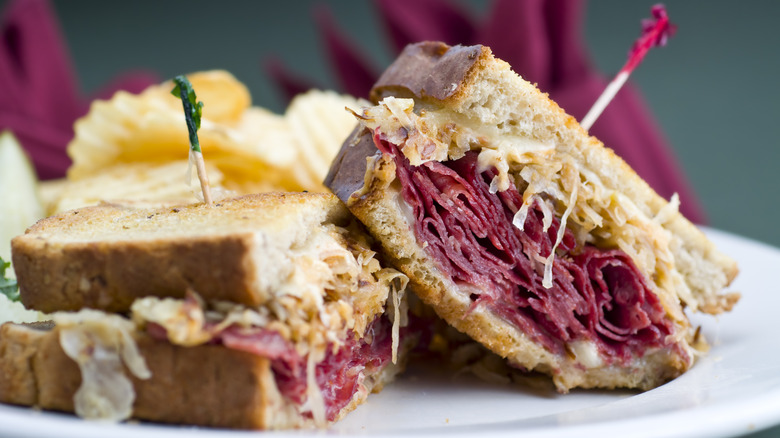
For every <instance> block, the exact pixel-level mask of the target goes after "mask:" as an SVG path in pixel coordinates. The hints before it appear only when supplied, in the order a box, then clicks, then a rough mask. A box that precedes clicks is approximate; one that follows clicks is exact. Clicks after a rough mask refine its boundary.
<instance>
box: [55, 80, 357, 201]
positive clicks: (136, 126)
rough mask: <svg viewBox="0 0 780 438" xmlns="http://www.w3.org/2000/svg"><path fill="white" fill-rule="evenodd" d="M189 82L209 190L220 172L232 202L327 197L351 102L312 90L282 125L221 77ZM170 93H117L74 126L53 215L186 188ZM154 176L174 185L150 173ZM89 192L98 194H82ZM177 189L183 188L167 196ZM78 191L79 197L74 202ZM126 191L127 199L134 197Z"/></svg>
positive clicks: (180, 122) (183, 150) (178, 122)
mask: <svg viewBox="0 0 780 438" xmlns="http://www.w3.org/2000/svg"><path fill="white" fill-rule="evenodd" d="M187 77H188V79H189V80H190V82H191V83H192V85H193V88H194V89H195V91H196V93H197V96H198V100H201V101H203V102H204V106H203V118H202V121H201V128H200V130H199V131H198V137H199V139H200V144H201V149H202V151H203V156H204V159H205V161H206V163H207V165H208V166H209V168H210V169H214V170H210V171H209V175H210V179H212V184H213V181H214V177H213V176H211V174H212V172H219V175H220V176H219V180H220V185H221V187H224V188H226V189H228V190H231V191H234V192H236V193H239V194H243V193H254V192H264V191H273V190H283V191H300V190H309V191H325V190H326V188H325V187H324V186H323V185H322V181H323V179H324V178H325V175H326V173H327V171H328V169H329V167H330V162H331V161H332V159H333V158H334V157H335V155H336V153H337V152H338V150H339V148H340V146H341V143H342V142H343V141H344V139H345V138H346V137H347V136H348V135H349V133H350V132H351V130H352V129H353V127H354V125H355V121H354V118H353V116H352V115H351V114H349V112H347V111H346V110H345V107H347V106H349V107H350V108H353V109H355V108H357V106H358V102H357V100H355V99H354V98H352V97H349V96H341V95H338V94H336V93H334V92H323V91H316V90H312V91H310V92H308V93H305V94H303V95H301V96H298V97H297V98H296V99H294V100H293V102H292V103H291V105H290V107H289V108H288V110H287V112H286V113H285V115H283V116H282V115H278V114H274V113H272V112H270V111H268V110H265V109H263V108H258V107H252V106H251V100H250V96H249V92H248V90H247V89H246V87H245V86H244V85H243V84H241V83H240V82H238V81H237V80H236V79H235V78H234V77H233V76H232V75H230V74H229V73H227V72H224V71H210V72H201V73H193V74H191V75H188V76H187ZM172 89H173V83H172V82H165V83H163V84H160V85H156V86H152V87H150V88H148V89H147V90H145V91H143V92H142V93H140V94H137V95H134V94H130V93H126V92H118V93H116V94H115V95H114V96H113V97H112V98H111V99H110V100H107V101H96V102H94V103H93V104H92V107H91V108H90V111H89V113H88V114H87V115H86V116H84V117H83V118H81V119H80V120H78V121H77V122H76V125H75V133H76V135H75V137H74V139H73V140H72V141H71V143H70V144H69V145H68V154H69V155H70V156H71V158H72V159H73V165H72V166H71V168H70V169H69V171H68V180H69V181H72V184H73V188H72V189H68V187H67V186H68V184H65V185H64V187H63V188H61V191H62V193H61V195H60V198H61V199H58V200H55V201H53V205H54V206H55V208H56V210H57V211H60V210H61V209H62V208H66V207H76V206H81V205H86V204H85V203H94V202H93V201H95V200H97V199H98V198H100V199H116V198H117V197H120V198H121V197H123V196H125V195H126V194H127V193H125V192H123V190H130V189H129V188H128V189H125V188H127V187H129V186H131V185H137V186H138V188H139V190H140V191H142V190H149V196H150V198H151V199H158V198H160V196H158V195H159V194H161V193H165V192H166V190H167V189H163V187H162V185H164V184H165V183H170V184H174V185H179V186H184V184H183V183H180V182H179V181H181V180H179V178H180V176H181V175H183V173H184V169H186V159H187V156H188V153H189V137H188V132H187V127H186V124H185V120H184V115H183V111H182V108H181V102H180V100H179V99H177V98H176V97H174V96H172V95H171V93H170V90H172ZM140 163H145V164H144V165H143V166H142V165H140ZM173 163H178V164H175V165H174V164H173ZM181 163H184V164H181ZM132 164H138V166H136V167H133V166H132ZM168 164H171V166H170V167H169V166H168ZM178 167H181V169H179V170H176V169H177V168H178ZM143 169H146V170H143ZM152 169H154V172H153V171H152ZM142 170H143V172H145V173H144V175H146V176H143V175H142V173H143V172H142ZM158 170H159V171H160V172H162V171H163V170H164V171H169V172H171V173H172V176H170V177H167V176H164V175H162V174H158V173H155V172H157V171H158ZM152 174H153V176H150V175H152ZM112 175H113V177H114V178H115V181H114V182H113V183H112V182H110V181H109V180H110V179H111V178H112ZM151 181H155V182H154V183H153V184H152V183H151ZM150 184H151V185H150ZM90 185H100V186H102V187H101V188H96V189H95V191H93V192H90V191H89V189H87V187H88V186H90ZM84 190H86V191H84ZM182 190H186V187H178V188H176V189H172V192H171V193H173V192H177V193H178V192H180V191H182ZM80 191H84V192H83V193H84V195H83V196H82V195H78V194H77V193H79V192H80ZM131 191H133V193H132V196H131V198H132V199H137V198H138V196H141V193H140V192H138V193H136V191H135V189H132V190H131ZM158 191H159V193H158ZM155 193H157V194H155ZM136 195H138V196H136ZM79 204H81V205H79Z"/></svg>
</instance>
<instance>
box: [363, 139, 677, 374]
mask: <svg viewBox="0 0 780 438" xmlns="http://www.w3.org/2000/svg"><path fill="white" fill-rule="evenodd" d="M374 143H375V144H376V146H377V148H378V149H379V150H380V151H381V152H382V153H383V154H385V155H388V156H390V157H392V159H393V160H394V162H395V164H396V176H397V178H398V179H399V180H400V182H401V187H402V196H403V199H404V201H405V202H406V203H407V204H408V205H409V206H410V207H411V208H412V211H413V214H414V218H415V224H414V231H415V234H416V237H417V239H418V240H419V241H420V242H425V243H427V246H426V247H425V250H426V251H427V252H428V254H429V255H430V256H431V257H432V258H433V259H434V260H435V261H436V262H437V264H438V268H439V269H440V270H441V271H443V272H445V273H446V274H448V275H449V276H450V277H451V278H452V280H453V281H454V282H456V283H458V284H468V285H472V286H475V288H472V289H473V290H475V291H476V292H475V293H474V294H473V295H472V300H473V301H474V304H473V305H474V306H487V308H488V309H490V310H491V311H492V312H493V313H495V314H497V315H499V316H500V317H502V318H503V319H505V320H507V321H509V322H511V323H513V324H515V325H516V326H517V327H518V328H519V329H520V330H521V331H523V332H524V333H526V334H527V335H528V336H530V337H531V339H533V340H534V341H535V342H537V343H540V344H541V345H543V346H544V347H545V348H546V349H548V350H550V351H552V352H555V353H563V352H564V351H565V345H566V343H568V342H571V341H578V340H588V341H591V342H594V343H595V344H596V345H597V347H598V350H599V352H600V353H601V355H602V357H603V358H604V360H605V361H606V362H607V363H612V362H613V361H615V360H617V361H620V362H625V361H627V360H629V359H630V358H632V357H638V356H642V355H643V354H644V352H645V351H647V349H649V348H655V347H665V346H667V345H668V344H669V343H672V342H673V341H671V339H672V337H671V336H669V335H670V334H672V332H673V330H674V325H673V323H672V322H671V321H669V320H668V319H667V318H666V317H665V312H664V309H663V307H662V306H661V303H660V302H659V300H658V298H657V296H656V295H655V294H654V293H652V291H651V290H650V287H649V286H648V284H647V282H646V280H645V278H644V276H643V275H642V274H641V272H639V270H638V268H637V267H636V265H634V263H633V262H632V260H631V259H630V257H628V255H627V254H626V253H625V252H623V251H621V250H619V249H603V248H597V247H595V246H593V245H590V244H585V245H577V243H576V240H575V238H574V235H573V233H572V232H571V231H570V230H565V232H564V238H563V240H562V242H561V243H560V244H559V246H558V248H557V250H556V256H555V261H554V263H553V268H552V272H553V285H552V287H551V288H549V289H548V288H545V287H544V286H543V285H542V280H543V278H544V270H543V268H544V265H543V261H544V259H545V258H546V257H548V256H549V254H550V252H551V251H552V248H553V246H554V243H555V240H556V236H557V233H558V229H559V228H560V220H559V219H558V218H557V217H556V218H554V220H553V223H552V225H551V226H550V227H549V229H548V230H546V231H545V230H544V225H543V217H544V216H543V213H542V210H541V207H540V206H539V205H538V204H537V203H536V201H535V202H534V204H532V205H531V206H530V208H529V212H528V215H527V217H526V221H525V225H524V228H523V230H522V231H521V230H520V229H518V228H517V227H515V226H514V225H513V224H512V219H513V217H514V215H515V213H516V212H517V211H518V209H519V208H520V206H522V203H523V196H522V193H520V192H519V191H518V189H517V188H516V187H514V186H513V185H512V186H511V187H510V188H509V189H508V190H505V191H502V192H498V193H496V194H491V193H490V181H492V179H493V177H494V176H495V175H496V171H495V170H494V169H490V170H488V171H484V172H479V171H478V170H477V153H476V152H473V151H471V152H468V153H467V154H466V155H465V156H464V157H462V158H460V159H457V160H451V161H445V162H436V161H430V162H426V163H423V164H422V165H420V166H412V165H411V164H410V163H409V161H408V160H407V159H406V157H405V156H404V155H403V154H402V153H401V152H400V147H399V146H398V145H395V144H392V143H389V142H387V141H385V140H384V139H383V138H382V137H381V136H380V135H379V134H375V136H374Z"/></svg>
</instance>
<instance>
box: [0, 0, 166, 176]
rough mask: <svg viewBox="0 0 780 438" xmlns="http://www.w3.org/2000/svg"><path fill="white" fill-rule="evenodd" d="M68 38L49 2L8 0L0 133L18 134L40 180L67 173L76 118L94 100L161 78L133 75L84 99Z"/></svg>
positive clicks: (2, 34) (0, 40)
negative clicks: (63, 34) (77, 80)
mask: <svg viewBox="0 0 780 438" xmlns="http://www.w3.org/2000/svg"><path fill="white" fill-rule="evenodd" d="M63 41H64V40H63V38H62V33H61V32H60V29H59V26H58V24H57V21H56V19H55V18H54V14H53V12H52V8H51V6H50V4H49V3H48V2H47V1H45V0H12V1H9V2H8V3H7V5H6V8H5V10H4V11H3V14H2V21H1V22H0V131H3V130H6V129H7V130H10V131H12V132H13V133H14V134H15V135H16V137H17V138H18V139H19V141H20V142H21V143H22V145H23V147H24V148H25V150H26V151H27V153H28V154H29V155H30V157H31V158H32V161H33V164H34V165H35V169H36V171H37V172H38V176H39V177H40V178H41V179H49V178H57V177H61V176H64V175H65V171H66V170H67V168H68V166H69V165H70V159H69V158H68V156H67V155H66V153H65V148H66V146H67V144H68V142H69V141H70V140H71V139H72V138H73V122H74V121H75V120H76V119H77V118H78V117H80V116H82V115H84V114H85V113H86V112H87V109H88V108H89V102H90V101H91V100H92V99H93V98H108V97H110V96H111V95H112V94H113V93H114V92H115V91H116V90H119V89H123V90H128V91H132V92H140V91H141V90H143V89H144V88H146V87H147V86H149V85H150V84H153V83H156V82H158V80H157V78H156V77H155V76H154V75H152V74H149V73H144V72H137V73H128V74H125V75H123V76H120V77H119V78H117V79H115V80H113V81H111V83H110V84H108V85H107V86H105V87H103V88H102V89H101V90H100V91H99V92H98V93H96V95H94V96H91V97H83V96H81V95H80V93H79V92H78V86H77V82H76V78H75V75H74V72H73V67H72V65H71V62H70V56H69V54H68V51H67V48H66V47H65V44H64V42H63Z"/></svg>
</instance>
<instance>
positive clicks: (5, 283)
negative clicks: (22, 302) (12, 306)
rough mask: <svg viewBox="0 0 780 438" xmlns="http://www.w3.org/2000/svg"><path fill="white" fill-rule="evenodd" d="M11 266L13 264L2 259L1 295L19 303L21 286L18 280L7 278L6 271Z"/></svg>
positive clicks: (0, 273)
mask: <svg viewBox="0 0 780 438" xmlns="http://www.w3.org/2000/svg"><path fill="white" fill-rule="evenodd" d="M10 266H11V263H9V262H6V261H5V260H3V258H2V257H0V293H2V294H3V295H5V296H6V297H8V299H9V300H11V301H19V286H18V285H17V284H16V280H13V279H10V278H6V277H5V270H6V269H8V268H9V267H10Z"/></svg>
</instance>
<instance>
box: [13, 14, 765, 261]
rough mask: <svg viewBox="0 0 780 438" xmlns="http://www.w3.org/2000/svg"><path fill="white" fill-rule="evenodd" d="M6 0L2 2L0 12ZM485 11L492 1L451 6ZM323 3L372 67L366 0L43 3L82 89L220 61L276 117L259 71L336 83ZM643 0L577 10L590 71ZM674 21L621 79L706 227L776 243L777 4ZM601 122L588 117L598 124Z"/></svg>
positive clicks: (376, 32) (279, 105)
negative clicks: (280, 66)
mask: <svg viewBox="0 0 780 438" xmlns="http://www.w3.org/2000/svg"><path fill="white" fill-rule="evenodd" d="M6 3H7V2H6V1H4V0H0V6H4V5H5V4H6ZM457 3H459V4H460V5H461V6H462V7H463V9H465V10H467V11H469V12H470V13H471V14H473V15H474V16H476V17H484V16H485V15H486V14H487V11H488V10H489V7H490V2H489V1H461V2H457ZM322 4H325V5H327V6H328V7H329V8H330V10H331V11H332V12H333V16H334V18H335V21H336V23H337V25H338V26H339V27H340V29H341V31H342V33H343V34H344V35H345V36H346V37H348V38H349V39H350V40H351V41H352V43H353V45H354V46H355V47H357V48H359V49H360V50H361V51H362V52H363V53H364V54H365V55H366V56H367V59H368V60H369V61H370V62H371V63H372V64H373V65H374V66H375V67H376V68H377V69H378V70H381V68H383V67H384V66H386V65H387V64H388V63H389V62H390V61H391V59H392V56H393V55H392V54H393V52H392V50H391V49H390V43H389V38H388V36H387V34H386V32H385V29H384V27H383V24H382V23H381V22H380V20H379V18H378V13H377V10H376V8H375V5H374V4H373V3H372V2H368V1H364V2H361V1H347V0H341V1H336V0H334V1H327V2H324V1H321V0H320V1H311V0H307V1H301V0H299V1H295V2H253V1H236V2H231V3H230V7H225V6H224V3H218V2H211V1H205V0H195V1H193V0H188V1H167V2H153V1H134V2H104V1H99V0H79V1H69V2H56V3H54V8H55V10H56V16H57V19H58V20H59V23H60V26H61V31H62V33H63V35H64V37H65V39H66V44H67V47H68V50H69V52H70V55H71V57H72V59H73V63H74V68H75V71H76V75H77V80H78V86H79V87H80V90H81V92H82V93H84V94H89V93H92V92H94V91H95V90H97V89H99V88H100V86H101V85H104V84H106V83H107V82H108V81H109V80H110V79H111V78H113V77H115V76H116V75H118V74H120V73H123V72H127V71H128V70H134V69H143V70H147V71H151V72H154V73H155V74H157V75H158V77H159V78H161V79H165V78H169V77H172V76H174V75H176V74H180V73H182V72H190V71H196V70H205V69H214V68H220V69H226V70H228V71H230V72H232V73H233V74H234V75H236V76H237V77H238V79H239V80H241V81H243V82H244V83H245V84H247V85H248V86H249V88H250V90H251V91H252V95H253V100H254V103H255V104H256V105H260V106H264V107H268V108H270V109H273V110H275V111H282V110H283V108H284V100H283V98H282V96H281V94H280V93H278V92H277V90H275V88H274V86H273V84H272V82H271V81H270V79H269V76H268V75H267V74H266V71H265V70H264V69H263V62H264V61H266V60H267V59H268V57H270V56H277V57H278V58H279V59H281V60H282V61H283V62H284V63H285V65H286V66H287V67H288V69H289V70H291V71H293V72H295V73H297V74H299V75H301V76H303V77H306V78H308V79H310V80H311V82H312V83H315V84H317V85H320V86H322V87H328V88H334V87H336V84H337V81H336V79H335V77H334V74H333V69H332V65H331V64H330V63H329V60H328V59H327V57H326V55H324V54H323V43H322V41H321V39H320V35H319V33H318V31H317V27H316V25H315V20H314V18H313V15H314V14H313V11H314V9H315V7H316V5H322ZM650 5H651V3H650V2H646V1H624V0H599V1H592V2H589V3H587V4H586V7H585V17H584V20H585V21H584V27H583V42H584V44H585V46H586V48H587V50H588V51H589V52H590V54H591V61H592V63H593V65H594V67H595V68H596V69H597V70H599V71H600V72H601V73H603V74H604V75H605V76H606V77H609V78H611V77H612V75H614V73H615V72H617V71H618V70H619V69H620V67H621V66H622V65H623V63H624V62H625V59H626V53H627V50H628V48H629V47H630V45H631V44H632V43H633V41H634V40H635V39H636V37H637V36H638V34H639V20H640V18H643V17H647V16H648V15H649V13H648V12H649V7H650ZM667 7H668V10H669V15H670V17H671V19H672V21H673V22H674V23H676V24H677V25H678V27H679V30H678V32H677V34H676V35H675V37H674V38H673V39H672V40H671V42H670V44H669V45H668V46H667V47H664V48H662V49H660V50H659V49H656V50H653V51H651V52H650V54H649V55H648V57H647V58H646V60H645V62H643V64H642V65H641V66H640V67H639V68H638V69H637V70H636V71H635V72H634V74H633V75H632V77H631V82H633V84H635V86H636V87H637V88H638V89H639V91H640V92H641V94H642V95H643V97H644V99H645V101H646V103H647V105H648V107H649V108H650V110H651V111H652V113H653V114H654V116H655V118H656V120H657V123H658V126H659V127H660V130H661V131H662V134H663V135H664V136H665V137H666V138H667V139H668V143H669V145H670V146H671V148H672V149H673V151H674V153H675V155H676V156H677V158H678V160H679V163H680V164H681V166H682V168H683V170H684V172H685V174H686V175H687V177H688V179H689V181H690V183H691V185H692V186H693V190H694V192H695V193H696V195H697V196H698V198H699V200H700V201H701V203H702V204H703V208H704V210H705V212H706V217H707V222H708V224H709V225H710V226H712V227H715V228H719V229H723V230H727V231H731V232H734V233H737V234H740V235H744V236H748V237H751V238H753V239H756V240H760V241H763V242H767V243H769V244H772V245H775V246H780V227H777V226H775V219H776V218H777V217H778V216H780V215H779V213H780V207H778V204H777V203H776V202H775V196H774V193H776V192H777V189H778V188H780V173H778V171H777V169H776V168H777V166H778V164H780V144H778V143H780V142H779V141H778V139H780V86H778V85H777V82H776V81H777V80H778V78H780V33H778V32H776V31H775V30H774V28H775V25H776V22H777V18H778V17H780V2H776V1H772V0H764V1H749V2H740V3H737V2H733V1H726V0H709V1H707V2H693V1H674V0H672V1H669V2H668V3H667ZM597 123H598V122H597Z"/></svg>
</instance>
